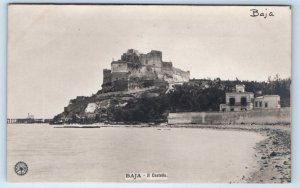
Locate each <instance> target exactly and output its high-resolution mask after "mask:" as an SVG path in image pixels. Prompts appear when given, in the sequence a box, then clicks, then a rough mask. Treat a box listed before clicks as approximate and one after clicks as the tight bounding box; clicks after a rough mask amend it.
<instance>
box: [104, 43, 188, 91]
mask: <svg viewBox="0 0 300 188" xmlns="http://www.w3.org/2000/svg"><path fill="white" fill-rule="evenodd" d="M189 79H190V72H189V71H182V70H180V69H178V68H175V67H173V63H172V62H164V61H163V60H162V52H160V51H156V50H152V51H151V52H149V53H147V54H143V53H139V52H138V51H137V50H133V49H129V50H128V51H127V52H126V53H124V54H123V55H122V56H121V58H120V59H119V60H117V61H113V62H112V63H111V70H108V69H105V70H103V84H102V92H103V93H106V92H113V91H130V90H135V89H141V88H145V87H149V86H155V83H159V81H160V82H164V81H165V82H167V83H168V84H176V83H184V82H188V81H189Z"/></svg>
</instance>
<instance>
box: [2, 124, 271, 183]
mask: <svg viewBox="0 0 300 188" xmlns="http://www.w3.org/2000/svg"><path fill="white" fill-rule="evenodd" d="M7 133H8V138H9V139H8V140H7V141H8V147H7V179H8V181H9V182H47V181H50V182H129V183H130V182H182V183H184V182H185V183H191V182H195V183H198V182H199V183H245V182H255V181H254V179H256V178H255V177H254V176H253V173H254V172H257V170H259V169H260V168H261V166H260V163H259V162H258V161H261V160H260V159H258V157H259V156H258V155H259V152H258V151H259V149H258V148H260V147H258V144H261V143H263V142H264V141H265V140H266V138H267V135H263V134H261V133H259V132H256V131H248V130H242V129H234V128H232V129H228V130H227V129H222V128H221V127H218V128H213V129H212V127H209V128H207V127H201V128H198V129H197V128H185V127H166V126H158V127H155V126H154V127H153V126H152V127H143V128H141V127H125V126H124V125H120V126H114V127H101V128H85V129H81V128H60V129H59V128H54V127H53V126H51V125H38V124H36V125H18V124H16V125H14V124H11V125H8V127H7ZM262 153H263V152H262ZM18 161H24V162H26V164H27V165H28V168H29V170H28V173H27V174H26V175H24V176H18V175H17V174H16V173H15V172H14V165H15V164H16V163H17V162H18ZM127 173H166V174H167V178H166V179H163V180H159V179H157V180H152V179H151V180H149V179H146V180H145V179H142V180H125V175H126V174H127Z"/></svg>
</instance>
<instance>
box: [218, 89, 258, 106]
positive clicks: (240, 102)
mask: <svg viewBox="0 0 300 188" xmlns="http://www.w3.org/2000/svg"><path fill="white" fill-rule="evenodd" d="M253 102H254V94H253V93H252V92H245V85H236V91H235V92H230V93H226V104H220V111H242V110H252V109H253Z"/></svg>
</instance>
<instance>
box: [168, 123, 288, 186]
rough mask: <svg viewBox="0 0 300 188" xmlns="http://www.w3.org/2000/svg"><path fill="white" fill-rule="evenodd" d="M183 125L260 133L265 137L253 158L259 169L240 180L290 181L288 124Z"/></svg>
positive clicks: (250, 181) (262, 181)
mask: <svg viewBox="0 0 300 188" xmlns="http://www.w3.org/2000/svg"><path fill="white" fill-rule="evenodd" d="M171 127H179V126H171ZM180 127H182V125H181V126H180ZM185 127H189V128H191V127H193V128H209V129H231V130H243V131H253V132H257V133H260V134H262V135H263V136H264V137H265V138H266V139H264V140H263V141H261V142H259V143H257V144H256V146H255V150H256V154H255V158H256V161H257V163H258V166H259V169H257V170H256V171H253V172H252V173H251V175H250V176H249V177H243V178H242V179H241V182H243V180H245V181H246V182H248V183H290V182H291V126H290V125H192V126H185Z"/></svg>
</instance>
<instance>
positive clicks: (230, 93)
mask: <svg viewBox="0 0 300 188" xmlns="http://www.w3.org/2000/svg"><path fill="white" fill-rule="evenodd" d="M227 94H229V95H232V94H240V95H242V94H254V93H253V92H227V93H226V95H227Z"/></svg>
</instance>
